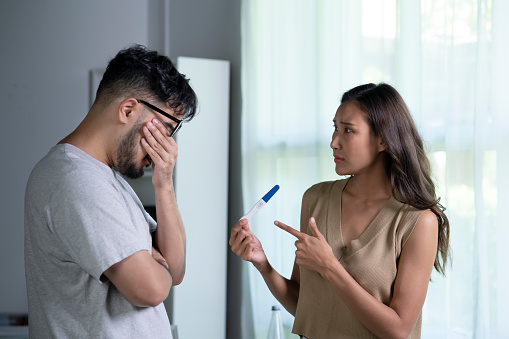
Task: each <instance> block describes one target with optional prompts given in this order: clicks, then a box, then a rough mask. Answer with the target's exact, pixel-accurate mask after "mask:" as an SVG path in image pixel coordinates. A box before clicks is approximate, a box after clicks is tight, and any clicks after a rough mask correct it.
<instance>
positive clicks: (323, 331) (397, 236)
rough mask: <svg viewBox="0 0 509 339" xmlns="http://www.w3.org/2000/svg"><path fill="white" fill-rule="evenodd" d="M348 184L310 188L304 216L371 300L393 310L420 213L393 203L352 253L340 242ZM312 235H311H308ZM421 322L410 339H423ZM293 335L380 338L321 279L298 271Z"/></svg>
mask: <svg viewBox="0 0 509 339" xmlns="http://www.w3.org/2000/svg"><path fill="white" fill-rule="evenodd" d="M347 182H348V179H345V180H339V181H331V182H322V183H319V184H316V185H314V186H312V187H311V188H309V189H308V190H307V192H306V195H305V197H306V198H305V199H306V200H305V208H306V210H305V211H303V212H304V213H305V215H306V216H307V219H309V218H310V217H314V218H315V219H316V224H317V226H318V229H319V230H320V232H321V233H322V234H323V235H324V236H325V238H326V239H327V242H328V243H329V244H330V246H331V247H332V250H333V252H334V254H335V256H336V257H337V258H338V260H339V261H340V262H341V264H342V265H343V267H344V268H345V269H346V270H347V271H348V273H350V275H351V276H352V277H353V278H354V279H355V280H356V281H357V282H358V283H359V284H360V285H361V286H362V287H363V288H364V289H365V290H366V291H368V292H369V293H370V294H371V295H372V296H374V297H375V298H376V299H378V300H380V301H381V302H383V303H384V304H385V305H389V303H390V302H391V299H392V293H393V284H394V281H395V279H396V274H397V273H398V260H399V257H400V254H401V250H402V248H403V245H404V244H405V242H406V241H407V239H408V237H409V236H410V234H411V233H412V230H413V228H414V226H415V224H416V222H417V219H418V218H419V216H420V215H421V213H422V212H424V211H422V210H417V209H416V208H414V207H412V206H410V205H407V204H403V203H401V202H399V201H397V200H396V199H395V198H394V197H391V198H390V199H389V200H388V201H387V202H386V203H385V205H384V207H383V208H382V210H381V211H380V212H379V213H378V214H377V216H376V217H375V218H374V219H373V221H372V222H371V224H369V226H368V227H367V228H366V230H365V231H364V232H363V233H362V234H361V235H360V236H359V238H357V239H355V240H352V241H351V242H350V244H349V245H348V247H345V246H344V244H343V239H342V236H341V194H342V192H343V189H344V187H345V186H346V183H347ZM308 233H310V232H309V231H308ZM421 316H422V313H421V314H419V318H418V319H417V322H416V324H415V326H414V328H413V330H412V332H411V334H410V337H409V338H420V336H421ZM292 332H293V333H296V334H299V335H304V336H306V337H308V338H309V339H331V338H376V337H375V336H374V335H373V334H372V333H371V332H370V331H369V330H368V329H367V328H366V327H364V325H362V324H361V323H360V322H359V321H358V320H357V319H356V318H355V316H354V315H353V314H352V312H350V310H349V308H348V307H347V306H346V305H345V303H344V302H343V301H342V300H341V298H340V297H339V296H338V295H337V294H336V292H335V291H334V289H333V288H332V287H331V286H330V285H329V283H328V282H327V281H326V280H325V279H323V278H322V277H321V276H320V274H318V273H317V272H314V271H310V270H307V269H304V268H301V269H300V292H299V302H298V304H297V312H296V314H295V322H294V325H293V330H292Z"/></svg>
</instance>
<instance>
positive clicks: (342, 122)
mask: <svg viewBox="0 0 509 339" xmlns="http://www.w3.org/2000/svg"><path fill="white" fill-rule="evenodd" d="M339 123H340V124H341V125H347V126H355V124H352V123H351V122H348V121H340V122H339Z"/></svg>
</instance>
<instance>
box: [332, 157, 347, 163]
mask: <svg viewBox="0 0 509 339" xmlns="http://www.w3.org/2000/svg"><path fill="white" fill-rule="evenodd" d="M343 161H345V159H343V158H341V157H336V156H335V157H334V162H335V163H336V164H339V163H342V162H343Z"/></svg>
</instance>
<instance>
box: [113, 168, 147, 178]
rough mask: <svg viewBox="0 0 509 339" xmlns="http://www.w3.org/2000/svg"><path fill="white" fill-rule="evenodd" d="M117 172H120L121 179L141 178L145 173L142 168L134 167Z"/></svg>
mask: <svg viewBox="0 0 509 339" xmlns="http://www.w3.org/2000/svg"><path fill="white" fill-rule="evenodd" d="M119 172H120V174H122V176H123V177H126V178H129V179H138V178H141V177H142V176H143V174H144V173H145V172H144V171H143V168H140V169H137V168H134V167H131V168H128V169H126V170H124V171H119Z"/></svg>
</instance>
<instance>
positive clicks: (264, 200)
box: [239, 185, 279, 231]
mask: <svg viewBox="0 0 509 339" xmlns="http://www.w3.org/2000/svg"><path fill="white" fill-rule="evenodd" d="M278 189H279V185H274V187H272V189H271V190H270V191H268V192H267V194H265V195H264V196H263V197H262V198H261V199H260V200H258V202H257V203H256V204H255V205H254V206H253V207H252V208H251V210H249V212H247V214H246V215H245V216H243V217H242V218H240V219H241V220H242V219H247V220H248V221H249V219H251V218H252V217H253V215H255V214H256V212H258V211H259V210H260V209H261V208H262V207H263V206H265V204H266V203H268V202H269V200H270V198H272V196H273V195H274V194H276V192H277V191H278ZM239 231H240V230H239Z"/></svg>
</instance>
